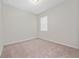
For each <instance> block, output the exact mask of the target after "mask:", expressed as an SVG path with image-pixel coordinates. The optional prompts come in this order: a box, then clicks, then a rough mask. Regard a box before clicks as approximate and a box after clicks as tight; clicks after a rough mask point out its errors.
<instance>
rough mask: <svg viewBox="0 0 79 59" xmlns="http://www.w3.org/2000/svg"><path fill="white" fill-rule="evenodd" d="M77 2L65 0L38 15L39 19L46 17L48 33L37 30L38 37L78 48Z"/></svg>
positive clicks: (75, 0) (76, 0)
mask: <svg viewBox="0 0 79 59" xmlns="http://www.w3.org/2000/svg"><path fill="white" fill-rule="evenodd" d="M77 2H78V0H65V2H64V3H62V4H60V5H58V6H57V7H55V8H54V9H51V10H48V11H46V12H44V13H42V14H40V15H39V18H40V17H41V16H48V31H47V32H41V31H40V30H39V37H41V38H43V39H46V40H49V41H53V42H56V43H60V44H64V45H67V46H71V47H75V48H79V39H78V28H77V20H78V18H77V16H78V15H77V13H78V10H77V8H78V3H77ZM39 26H40V25H39Z"/></svg>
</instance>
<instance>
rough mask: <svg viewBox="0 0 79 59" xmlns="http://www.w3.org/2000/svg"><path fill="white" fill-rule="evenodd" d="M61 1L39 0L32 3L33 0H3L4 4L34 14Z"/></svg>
mask: <svg viewBox="0 0 79 59" xmlns="http://www.w3.org/2000/svg"><path fill="white" fill-rule="evenodd" d="M62 2H64V0H39V2H37V3H34V2H33V0H4V3H5V4H8V5H11V6H14V7H16V8H20V9H23V10H27V11H30V12H32V13H34V14H39V13H42V12H44V11H46V10H48V9H49V8H53V7H55V6H56V5H58V4H60V3H62Z"/></svg>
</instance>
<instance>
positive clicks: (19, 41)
mask: <svg viewBox="0 0 79 59" xmlns="http://www.w3.org/2000/svg"><path fill="white" fill-rule="evenodd" d="M36 38H37V37H30V38H26V39H22V40H17V41H13V42H7V43H5V44H4V46H7V45H11V44H16V43H21V42H24V41H28V40H32V39H36Z"/></svg>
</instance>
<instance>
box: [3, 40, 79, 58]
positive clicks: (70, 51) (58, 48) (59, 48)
mask: <svg viewBox="0 0 79 59" xmlns="http://www.w3.org/2000/svg"><path fill="white" fill-rule="evenodd" d="M2 57H3V58H73V57H74V58H75V57H76V58H77V57H79V50H78V49H74V48H70V47H67V46H63V45H59V44H56V43H52V42H49V41H46V40H41V39H34V40H29V41H26V42H22V43H17V44H13V45H8V46H5V47H4V49H3V53H2Z"/></svg>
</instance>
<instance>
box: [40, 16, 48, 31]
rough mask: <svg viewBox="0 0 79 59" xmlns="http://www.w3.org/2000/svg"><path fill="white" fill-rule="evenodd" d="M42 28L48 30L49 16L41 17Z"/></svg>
mask: <svg viewBox="0 0 79 59" xmlns="http://www.w3.org/2000/svg"><path fill="white" fill-rule="evenodd" d="M40 30H41V31H48V18H47V16H44V17H41V19H40Z"/></svg>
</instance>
